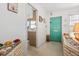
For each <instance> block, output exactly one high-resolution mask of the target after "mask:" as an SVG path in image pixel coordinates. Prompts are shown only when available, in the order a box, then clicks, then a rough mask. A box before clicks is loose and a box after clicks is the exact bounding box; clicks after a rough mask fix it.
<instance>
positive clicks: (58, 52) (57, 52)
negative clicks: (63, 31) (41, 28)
mask: <svg viewBox="0 0 79 59" xmlns="http://www.w3.org/2000/svg"><path fill="white" fill-rule="evenodd" d="M28 55H29V56H62V55H63V47H62V44H61V43H59V42H46V43H45V44H44V45H42V46H41V47H39V48H35V47H32V46H29V49H28Z"/></svg>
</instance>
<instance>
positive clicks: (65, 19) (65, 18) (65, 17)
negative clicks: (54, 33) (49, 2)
mask: <svg viewBox="0 0 79 59" xmlns="http://www.w3.org/2000/svg"><path fill="white" fill-rule="evenodd" d="M52 13H53V15H52V16H50V17H56V16H62V33H63V32H69V16H71V15H79V8H78V7H76V8H72V9H68V10H62V11H52ZM50 17H49V19H50ZM48 22H49V23H47V25H48V27H47V28H48V29H47V34H50V20H48Z"/></svg>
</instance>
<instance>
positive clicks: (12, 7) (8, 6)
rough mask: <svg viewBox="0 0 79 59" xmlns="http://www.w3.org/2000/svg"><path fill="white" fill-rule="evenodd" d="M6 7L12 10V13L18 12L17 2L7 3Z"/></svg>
mask: <svg viewBox="0 0 79 59" xmlns="http://www.w3.org/2000/svg"><path fill="white" fill-rule="evenodd" d="M7 8H8V10H9V11H12V12H14V13H18V3H8V4H7Z"/></svg>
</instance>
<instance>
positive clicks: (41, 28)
mask: <svg viewBox="0 0 79 59" xmlns="http://www.w3.org/2000/svg"><path fill="white" fill-rule="evenodd" d="M31 4H32V5H33V6H34V7H35V8H36V9H37V10H38V16H39V15H40V16H42V17H43V18H45V19H47V18H46V17H47V13H46V12H45V10H44V9H43V8H42V6H41V5H40V4H39V3H38V4H37V3H31ZM45 25H46V24H45V23H43V22H42V23H41V22H39V20H38V25H37V26H38V27H37V47H39V46H41V45H42V44H44V43H45V41H46V28H45Z"/></svg>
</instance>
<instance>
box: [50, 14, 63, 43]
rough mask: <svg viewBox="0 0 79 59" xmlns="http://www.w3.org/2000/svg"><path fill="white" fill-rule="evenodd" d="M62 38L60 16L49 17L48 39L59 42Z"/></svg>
mask: <svg viewBox="0 0 79 59" xmlns="http://www.w3.org/2000/svg"><path fill="white" fill-rule="evenodd" d="M61 39H62V17H61V16H59V17H51V18H50V40H51V41H57V42H61Z"/></svg>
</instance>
